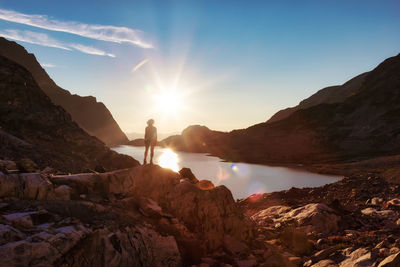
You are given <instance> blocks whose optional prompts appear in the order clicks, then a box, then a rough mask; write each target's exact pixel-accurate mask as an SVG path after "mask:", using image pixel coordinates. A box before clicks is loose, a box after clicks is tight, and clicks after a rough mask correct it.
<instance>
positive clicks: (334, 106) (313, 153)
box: [164, 55, 400, 164]
mask: <svg viewBox="0 0 400 267" xmlns="http://www.w3.org/2000/svg"><path fill="white" fill-rule="evenodd" d="M358 85H360V86H358ZM336 89H338V90H339V92H335V93H332V92H331V91H332V90H333V91H334V90H335V87H333V88H332V87H331V88H330V89H328V90H326V89H325V91H324V90H323V92H320V93H319V94H318V93H317V94H316V95H315V96H314V97H312V98H311V99H314V100H315V101H316V99H320V100H322V99H323V98H324V97H322V95H325V93H324V92H328V95H330V96H335V95H339V96H340V94H341V93H343V92H345V93H343V94H346V97H344V96H343V97H336V99H339V100H340V99H341V98H344V99H343V100H340V101H339V102H337V101H334V103H321V104H316V105H312V106H310V107H308V108H304V109H298V110H295V111H293V112H292V113H291V114H290V115H288V116H287V117H286V118H282V119H281V120H277V121H274V122H265V123H260V124H257V125H254V126H251V127H249V128H247V129H241V130H234V131H232V132H229V133H221V132H216V131H211V130H209V129H208V130H205V129H200V128H198V127H196V128H194V129H192V134H191V136H190V138H187V137H186V138H185V135H186V136H188V135H187V134H185V133H184V132H185V131H184V132H182V135H180V136H175V137H170V138H169V139H168V140H164V141H165V142H164V144H165V145H166V146H167V145H169V144H171V145H172V146H173V147H176V148H177V149H180V150H185V151H192V152H209V153H211V154H214V155H217V156H219V157H221V158H224V159H226V160H232V161H245V162H253V163H278V164H279V163H317V162H338V161H354V160H361V159H365V158H373V157H377V156H382V155H392V154H400V116H399V114H400V55H397V56H395V57H392V58H389V59H386V60H385V61H384V62H383V63H381V64H380V65H379V66H378V67H376V68H375V69H374V70H373V71H371V72H369V73H366V74H362V75H361V76H357V77H356V78H354V79H352V80H350V81H349V82H348V83H346V84H345V85H343V86H340V87H336ZM346 89H348V90H346ZM317 95H319V97H318V98H317V97H316V96H317ZM326 99H327V98H325V100H324V101H322V102H326V101H327V100H326ZM307 102H311V101H304V102H302V103H303V106H305V105H307ZM314 103H316V102H314ZM188 129H189V128H188ZM193 130H196V131H195V132H193ZM176 143H178V144H179V145H175V144H176ZM200 143H205V145H204V146H203V147H199V144H200Z"/></svg>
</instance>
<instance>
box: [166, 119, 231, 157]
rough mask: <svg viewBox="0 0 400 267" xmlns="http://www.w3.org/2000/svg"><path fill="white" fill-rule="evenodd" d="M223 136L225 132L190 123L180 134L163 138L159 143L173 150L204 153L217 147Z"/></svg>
mask: <svg viewBox="0 0 400 267" xmlns="http://www.w3.org/2000/svg"><path fill="white" fill-rule="evenodd" d="M225 136H226V133H223V132H218V131H213V130H210V129H208V128H207V127H206V126H201V125H192V126H189V127H187V128H186V129H185V130H183V131H182V133H181V134H180V135H173V136H170V137H167V138H165V139H164V140H162V141H161V142H160V145H161V146H164V147H170V148H172V149H174V150H180V151H187V152H203V153H205V152H211V151H213V150H214V149H218V148H219V147H220V146H221V144H220V140H221V139H222V138H223V137H225Z"/></svg>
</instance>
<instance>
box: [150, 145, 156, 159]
mask: <svg viewBox="0 0 400 267" xmlns="http://www.w3.org/2000/svg"><path fill="white" fill-rule="evenodd" d="M154 147H155V145H154V144H151V149H150V164H153V156H154Z"/></svg>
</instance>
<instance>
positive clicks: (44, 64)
mask: <svg viewBox="0 0 400 267" xmlns="http://www.w3.org/2000/svg"><path fill="white" fill-rule="evenodd" d="M40 66H42V67H43V68H55V67H57V65H54V64H52V63H40Z"/></svg>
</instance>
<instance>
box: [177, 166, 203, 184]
mask: <svg viewBox="0 0 400 267" xmlns="http://www.w3.org/2000/svg"><path fill="white" fill-rule="evenodd" d="M179 174H180V175H181V176H182V177H183V178H187V179H189V181H191V182H192V183H194V184H197V183H198V182H199V180H198V179H197V178H196V176H195V175H194V174H193V172H192V170H191V169H189V168H182V169H181V170H180V171H179Z"/></svg>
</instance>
